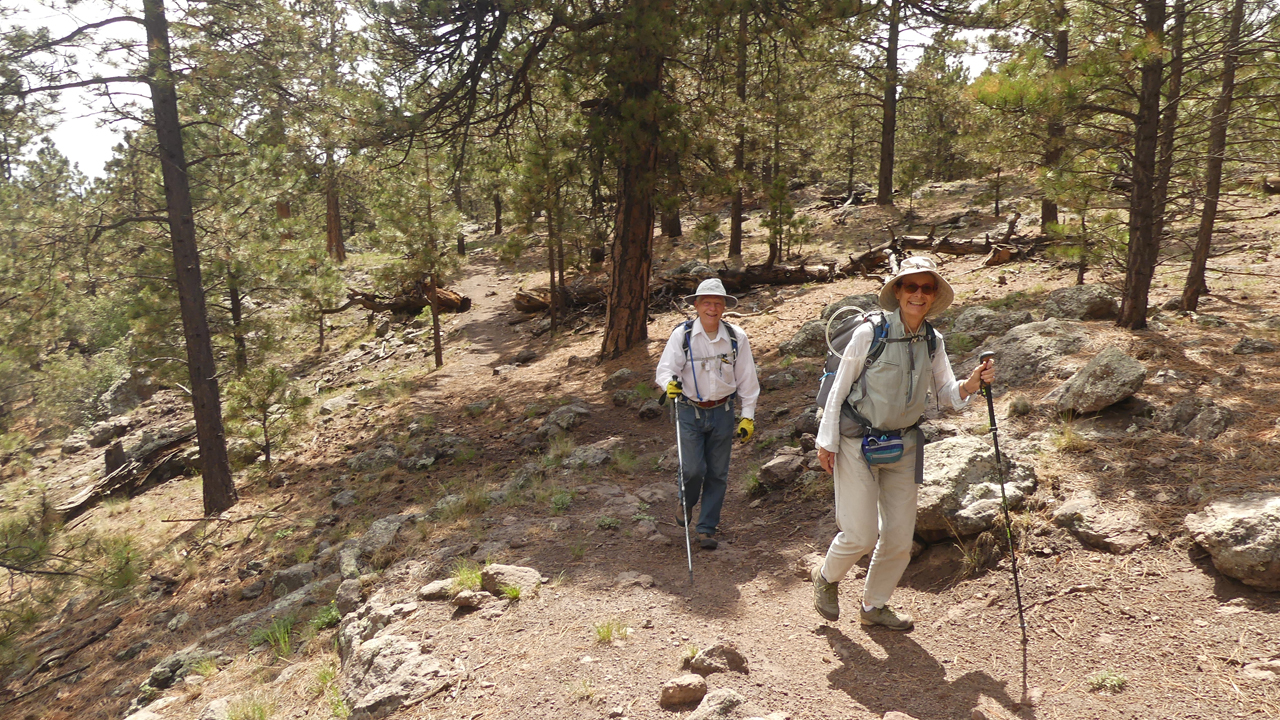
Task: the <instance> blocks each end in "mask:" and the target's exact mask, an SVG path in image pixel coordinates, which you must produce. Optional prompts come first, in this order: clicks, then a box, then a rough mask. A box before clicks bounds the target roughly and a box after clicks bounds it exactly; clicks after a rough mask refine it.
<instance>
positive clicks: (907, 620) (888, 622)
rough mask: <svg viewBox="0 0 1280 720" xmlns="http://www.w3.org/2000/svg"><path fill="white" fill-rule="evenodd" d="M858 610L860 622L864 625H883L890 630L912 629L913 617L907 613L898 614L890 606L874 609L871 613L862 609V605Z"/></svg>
mask: <svg viewBox="0 0 1280 720" xmlns="http://www.w3.org/2000/svg"><path fill="white" fill-rule="evenodd" d="M858 610H859V612H858V620H859V621H860V622H861V623H862V624H863V625H882V626H884V627H887V628H889V629H890V630H910V629H911V625H912V620H911V615H910V614H908V613H905V612H898V611H897V610H894V609H893V608H891V607H889V606H888V605H885V606H884V607H878V608H872V609H871V610H870V611H867V610H864V609H862V607H861V605H859V608H858Z"/></svg>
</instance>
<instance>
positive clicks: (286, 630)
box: [249, 615, 297, 658]
mask: <svg viewBox="0 0 1280 720" xmlns="http://www.w3.org/2000/svg"><path fill="white" fill-rule="evenodd" d="M295 624H297V618H295V617H294V616H293V615H285V616H283V617H278V618H276V619H274V620H272V621H271V623H270V624H269V625H264V626H262V627H259V628H256V629H254V631H253V632H252V633H250V634H249V647H258V646H259V645H270V646H271V649H272V650H273V651H275V655H276V657H278V658H287V657H289V656H290V655H292V654H293V626H294V625H295Z"/></svg>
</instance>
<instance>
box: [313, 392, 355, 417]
mask: <svg viewBox="0 0 1280 720" xmlns="http://www.w3.org/2000/svg"><path fill="white" fill-rule="evenodd" d="M355 404H356V401H355V398H353V397H352V396H350V395H339V396H338V397H332V398H329V399H328V400H325V401H324V402H322V403H320V414H321V415H335V414H337V413H341V412H343V411H345V410H346V409H347V408H349V407H351V406H352V405H355Z"/></svg>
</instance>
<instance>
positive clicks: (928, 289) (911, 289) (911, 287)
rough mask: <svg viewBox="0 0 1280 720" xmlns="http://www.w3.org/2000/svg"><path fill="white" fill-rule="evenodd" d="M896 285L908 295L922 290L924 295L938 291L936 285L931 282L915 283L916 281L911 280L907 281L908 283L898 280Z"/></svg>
mask: <svg viewBox="0 0 1280 720" xmlns="http://www.w3.org/2000/svg"><path fill="white" fill-rule="evenodd" d="M898 287H900V288H902V289H903V290H905V291H906V293H907V294H908V295H913V294H915V293H916V292H922V293H924V294H925V295H932V294H934V293H936V292H938V286H937V285H934V284H933V283H925V284H924V285H917V284H916V283H913V282H908V283H904V282H900V283H898Z"/></svg>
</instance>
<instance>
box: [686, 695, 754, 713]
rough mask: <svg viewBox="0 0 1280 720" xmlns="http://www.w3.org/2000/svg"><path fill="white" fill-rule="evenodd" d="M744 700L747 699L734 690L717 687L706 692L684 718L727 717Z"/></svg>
mask: <svg viewBox="0 0 1280 720" xmlns="http://www.w3.org/2000/svg"><path fill="white" fill-rule="evenodd" d="M746 702H747V699H746V698H745V697H743V696H742V695H741V694H739V693H738V692H737V691H736V690H732V689H730V688H717V689H715V690H712V691H711V692H709V693H707V696H706V697H704V698H702V702H701V703H699V704H698V709H696V710H694V711H693V712H691V713H689V716H688V717H687V718H685V720H712V719H713V718H724V717H728V716H729V715H730V714H731V713H732V712H733V711H734V710H735V709H736V708H737V707H738V706H740V705H743V704H745V703H746Z"/></svg>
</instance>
